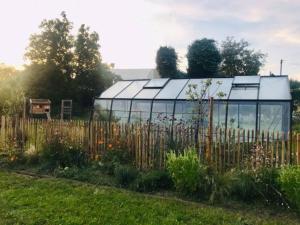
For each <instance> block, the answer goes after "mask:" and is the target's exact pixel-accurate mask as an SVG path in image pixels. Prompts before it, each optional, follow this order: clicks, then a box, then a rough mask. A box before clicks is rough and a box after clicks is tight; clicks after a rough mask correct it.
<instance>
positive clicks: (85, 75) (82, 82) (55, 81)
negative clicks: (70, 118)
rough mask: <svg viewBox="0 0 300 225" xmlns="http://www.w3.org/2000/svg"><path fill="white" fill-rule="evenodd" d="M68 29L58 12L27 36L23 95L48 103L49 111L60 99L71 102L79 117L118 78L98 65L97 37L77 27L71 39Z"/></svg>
mask: <svg viewBox="0 0 300 225" xmlns="http://www.w3.org/2000/svg"><path fill="white" fill-rule="evenodd" d="M72 28H73V25H72V22H70V21H69V20H68V18H67V16H66V14H65V13H64V12H62V14H61V18H56V19H51V20H43V22H42V23H41V25H40V32H38V33H35V34H33V35H31V37H30V43H29V46H28V48H27V51H26V54H25V57H26V59H27V60H28V61H29V63H30V64H29V65H27V66H26V67H25V71H24V77H25V86H26V95H27V96H28V97H30V98H46V99H50V100H51V101H52V105H53V106H54V107H53V108H55V107H58V106H59V105H60V102H61V100H62V99H73V107H74V110H73V112H74V114H75V115H78V114H79V115H82V114H84V113H85V111H84V109H86V108H90V107H91V106H92V104H93V98H94V97H96V96H99V95H100V93H101V92H102V91H103V90H104V88H107V87H108V86H110V85H111V84H112V83H113V80H114V79H119V78H118V77H117V76H115V75H114V74H113V73H111V72H110V71H109V70H110V68H109V67H108V66H107V65H106V64H103V63H102V62H101V55H100V52H99V48H100V45H99V43H98V42H99V35H98V34H97V33H96V32H90V29H89V27H87V26H85V25H81V26H80V28H79V31H78V34H77V36H76V37H74V36H73V35H72V34H71V33H72Z"/></svg>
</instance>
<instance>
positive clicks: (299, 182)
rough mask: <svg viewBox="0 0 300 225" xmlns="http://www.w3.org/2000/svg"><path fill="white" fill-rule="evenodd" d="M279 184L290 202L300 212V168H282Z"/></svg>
mask: <svg viewBox="0 0 300 225" xmlns="http://www.w3.org/2000/svg"><path fill="white" fill-rule="evenodd" d="M278 182H279V185H280V188H281V190H282V191H283V193H284V195H285V196H286V197H287V199H288V200H289V202H290V203H291V204H293V205H294V206H296V207H297V208H298V210H300V167H299V166H288V167H284V168H282V169H281V170H280V172H279V178H278Z"/></svg>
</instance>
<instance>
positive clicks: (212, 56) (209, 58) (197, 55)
mask: <svg viewBox="0 0 300 225" xmlns="http://www.w3.org/2000/svg"><path fill="white" fill-rule="evenodd" d="M187 60H188V76H189V77H191V78H203V77H211V76H215V75H216V74H217V72H218V67H219V64H220V62H221V55H220V53H219V50H218V48H217V46H216V43H215V41H214V40H212V39H207V38H203V39H201V40H196V41H194V42H193V43H192V44H191V45H190V46H189V47H188V53H187Z"/></svg>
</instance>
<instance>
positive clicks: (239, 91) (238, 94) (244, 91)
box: [229, 87, 258, 100]
mask: <svg viewBox="0 0 300 225" xmlns="http://www.w3.org/2000/svg"><path fill="white" fill-rule="evenodd" d="M257 96H258V88H257V87H235V88H232V90H231V93H230V96H229V99H230V100H239V99H247V100H256V99H257Z"/></svg>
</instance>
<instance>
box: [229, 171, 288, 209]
mask: <svg viewBox="0 0 300 225" xmlns="http://www.w3.org/2000/svg"><path fill="white" fill-rule="evenodd" d="M234 173H235V179H234V182H233V185H232V192H233V196H234V197H236V198H237V199H239V200H242V201H246V202H247V201H248V202H249V201H255V200H263V201H265V202H266V203H267V204H271V203H273V204H277V205H285V202H284V199H283V198H282V195H281V193H280V187H279V185H278V183H277V179H278V169H276V168H267V167H261V168H259V169H258V170H241V171H235V172H234Z"/></svg>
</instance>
